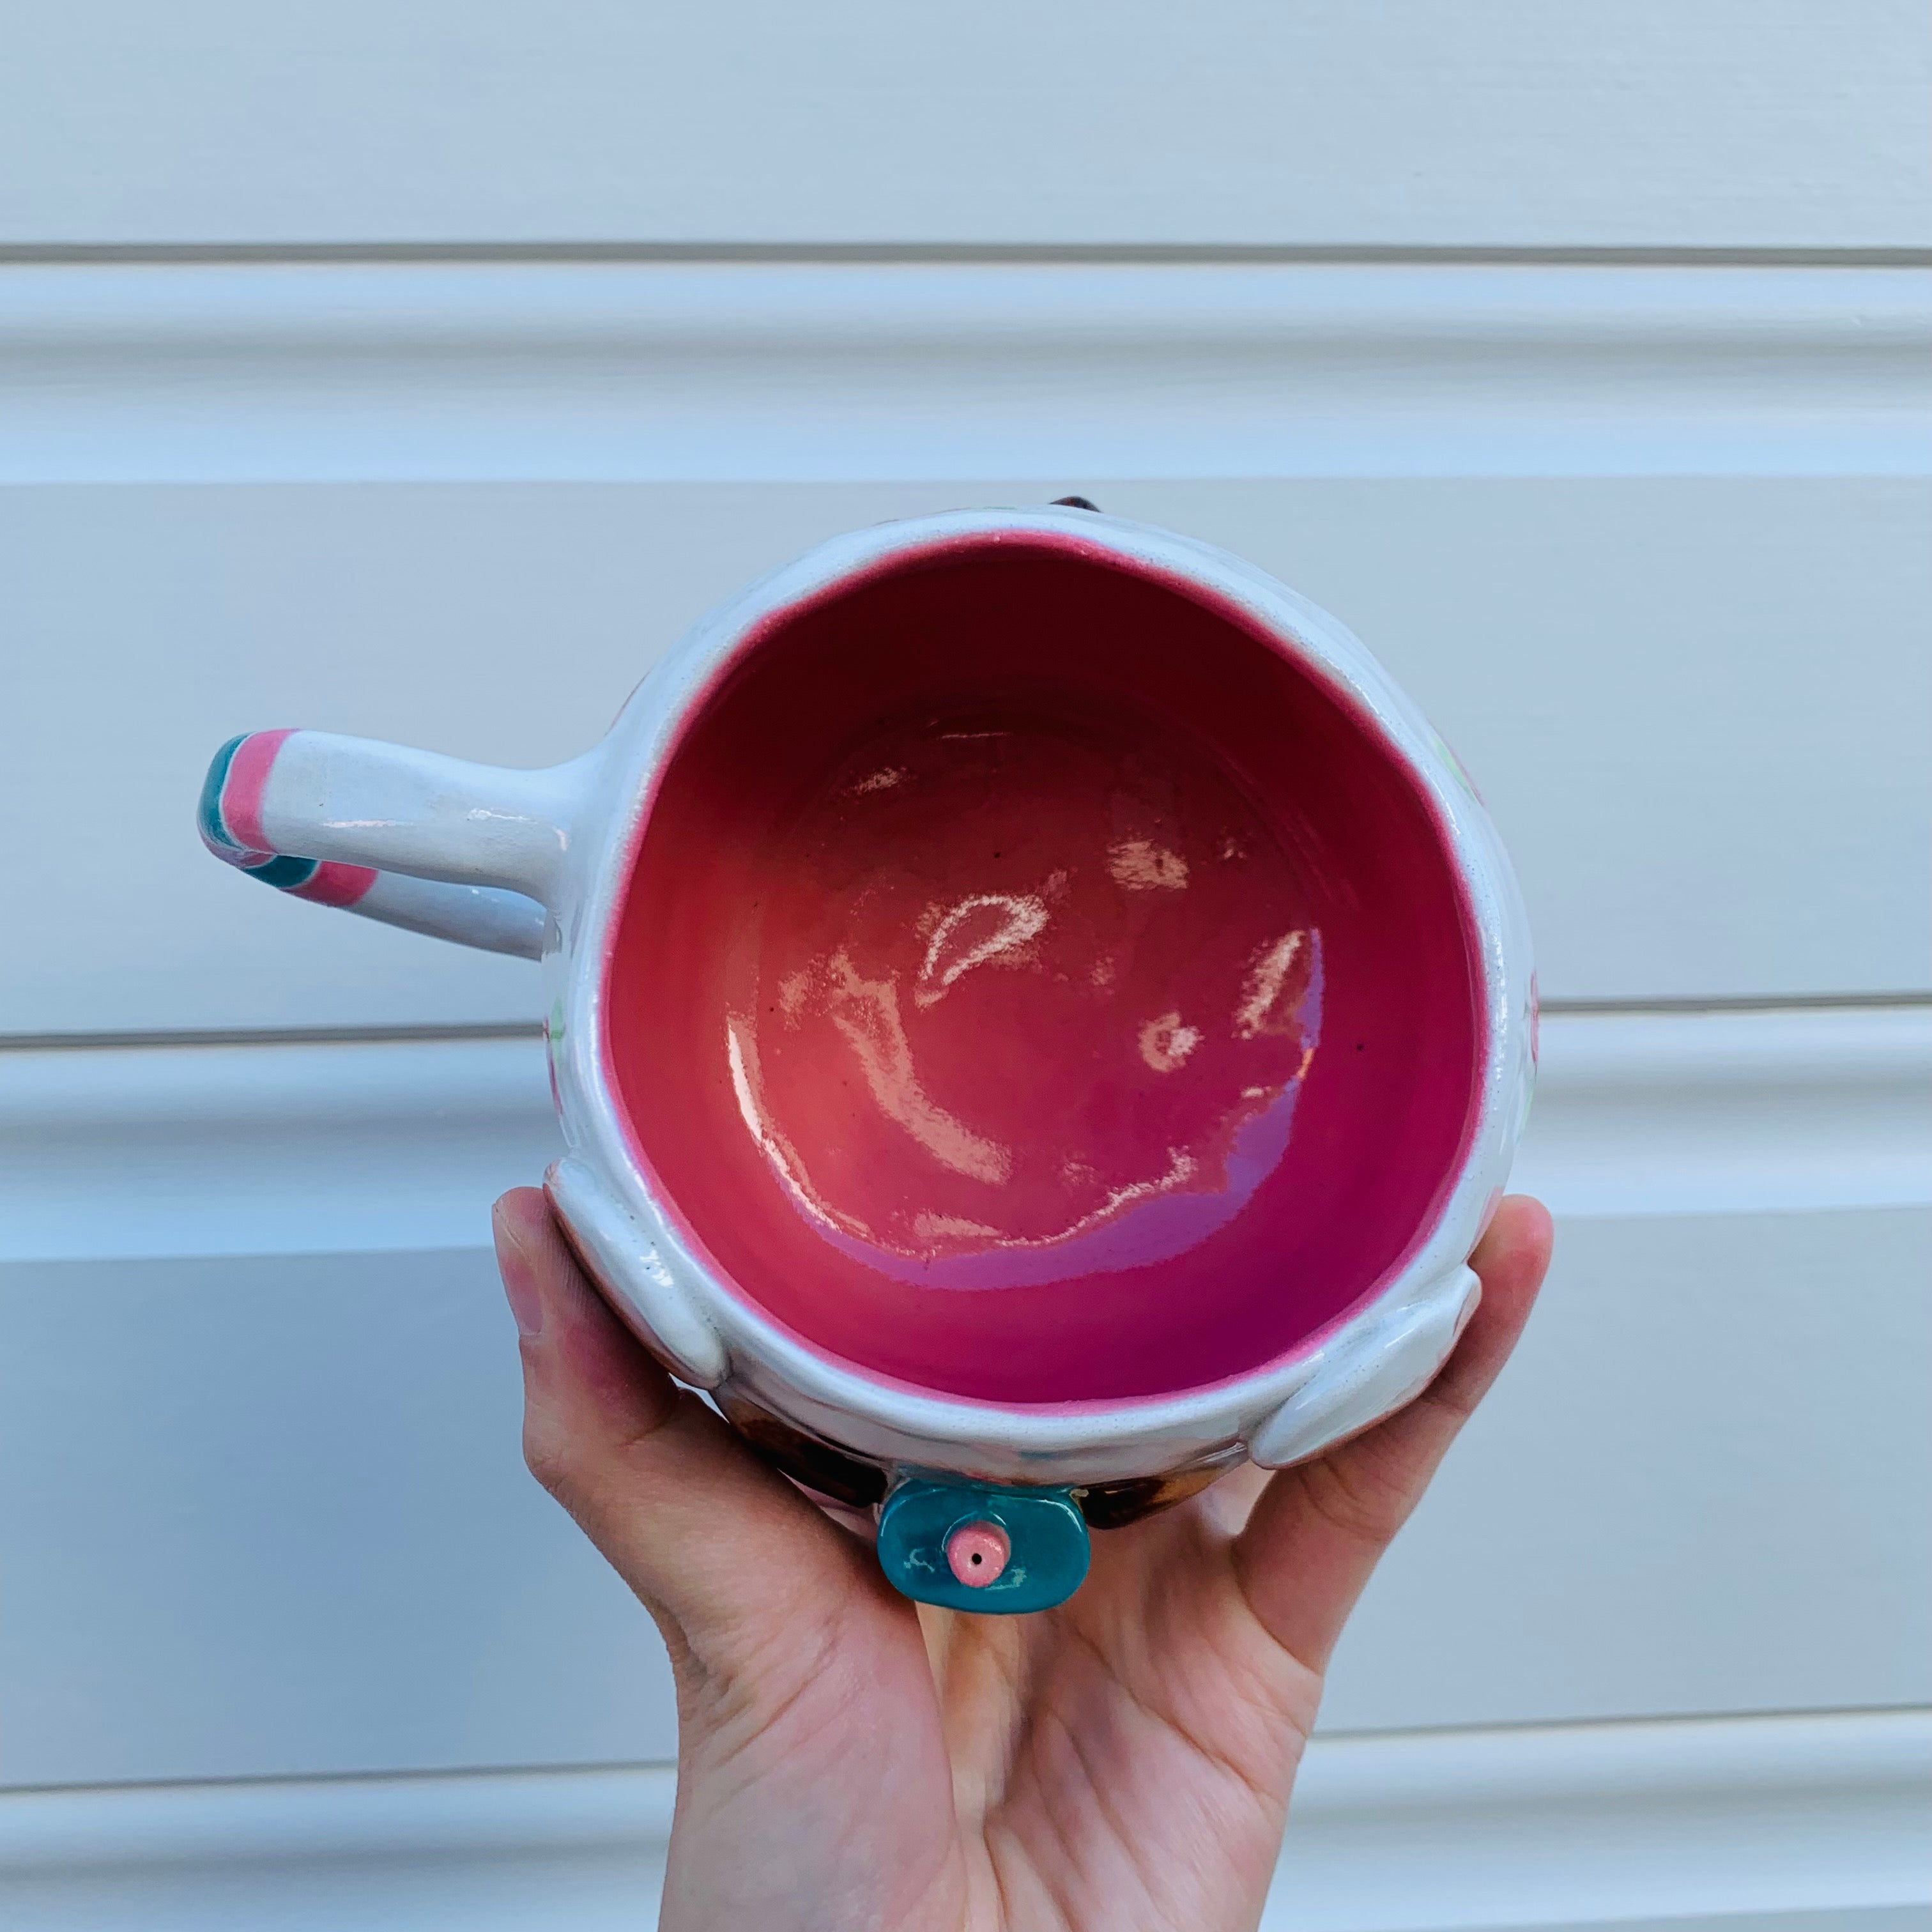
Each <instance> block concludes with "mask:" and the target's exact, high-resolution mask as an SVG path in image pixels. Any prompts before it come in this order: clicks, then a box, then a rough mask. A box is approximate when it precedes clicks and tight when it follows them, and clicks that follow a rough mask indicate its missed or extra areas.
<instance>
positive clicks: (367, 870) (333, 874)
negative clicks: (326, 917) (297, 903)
mask: <svg viewBox="0 0 1932 1932" xmlns="http://www.w3.org/2000/svg"><path fill="white" fill-rule="evenodd" d="M376 880H377V873H376V871H375V870H374V868H373V867H371V866H368V865H343V864H341V863H340V862H338V861H337V860H335V859H325V860H324V861H323V863H322V864H320V865H318V866H317V868H315V876H314V877H313V878H311V879H310V880H308V882H307V883H306V884H304V885H299V886H290V887H289V888H288V895H289V897H290V898H292V899H308V900H310V901H312V902H313V903H314V904H317V905H326V906H341V907H344V908H345V909H346V908H347V907H352V906H354V905H356V904H359V903H360V902H361V901H362V897H363V895H364V894H365V893H366V892H368V889H369V888H370V887H371V886H373V885H374V883H376Z"/></svg>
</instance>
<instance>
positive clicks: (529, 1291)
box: [491, 1212, 544, 1335]
mask: <svg viewBox="0 0 1932 1932" xmlns="http://www.w3.org/2000/svg"><path fill="white" fill-rule="evenodd" d="M491 1218H492V1220H493V1221H494V1223H495V1224H496V1265H497V1267H498V1268H499V1269H501V1270H502V1276H503V1295H504V1298H505V1300H506V1301H508V1303H509V1304H510V1313H511V1315H513V1316H514V1317H515V1318H516V1323H517V1334H519V1335H540V1334H542V1333H543V1324H544V1307H543V1292H542V1290H541V1289H539V1288H538V1286H537V1271H536V1270H535V1268H532V1266H531V1265H530V1259H529V1256H528V1255H526V1253H524V1252H523V1243H522V1241H520V1239H519V1238H518V1237H517V1231H516V1229H514V1228H513V1227H511V1226H510V1224H509V1223H508V1222H507V1221H506V1220H504V1218H503V1217H502V1214H501V1213H500V1212H499V1213H498V1214H495V1215H493V1217H491Z"/></svg>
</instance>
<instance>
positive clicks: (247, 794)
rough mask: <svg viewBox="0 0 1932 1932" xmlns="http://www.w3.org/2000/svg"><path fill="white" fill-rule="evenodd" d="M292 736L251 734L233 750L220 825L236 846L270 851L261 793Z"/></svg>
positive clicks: (290, 732) (288, 732) (286, 733)
mask: <svg viewBox="0 0 1932 1932" xmlns="http://www.w3.org/2000/svg"><path fill="white" fill-rule="evenodd" d="M293 736H295V733H294V732H293V730H282V731H252V732H251V733H249V734H248V736H247V737H245V739H242V742H241V743H240V744H239V745H237V746H236V748H235V756H234V758H233V761H232V762H231V763H229V767H228V778H227V781H226V783H225V784H223V786H222V787H221V802H220V811H221V822H222V823H223V824H224V825H225V826H227V828H228V831H229V836H230V837H232V838H233V839H234V841H235V842H236V844H238V845H244V846H246V847H248V848H249V850H251V851H252V852H261V853H267V852H269V851H271V850H272V847H270V845H269V841H268V840H267V839H266V838H265V837H264V836H263V832H262V793H263V790H264V789H265V788H266V786H267V784H268V782H269V772H271V771H272V769H274V768H275V757H276V754H278V752H279V751H281V748H282V746H283V745H284V742H286V741H287V739H290V738H293ZM325 903H326V904H336V903H338V901H333V900H330V901H325ZM349 903H351V904H353V901H349Z"/></svg>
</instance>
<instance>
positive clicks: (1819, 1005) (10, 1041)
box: [0, 993, 1932, 1054]
mask: <svg viewBox="0 0 1932 1932" xmlns="http://www.w3.org/2000/svg"><path fill="white" fill-rule="evenodd" d="M1926 1007H1932V995H1927V994H1924V993H1820V994H1817V995H1813V996H1811V997H1808V998H1745V997H1740V998H1736V999H1716V998H1713V999H1694V998H1692V999H1681V1000H1545V1001H1543V1002H1542V1007H1541V1010H1542V1013H1543V1015H1544V1017H1545V1018H1546V1019H1560V1018H1561V1017H1562V1016H1564V1015H1565V1014H1570V1013H1580V1014H1589V1015H1592V1016H1598V1015H1601V1016H1615V1015H1618V1014H1643V1013H1668V1014H1683V1015H1696V1014H1699V1013H1866V1012H1879V1013H1886V1012H1891V1011H1893V1010H1905V1011H1908V1012H1909V1011H1915V1010H1918V1009H1921V1008H1926ZM542 1032H543V1025H542V1022H541V1021H538V1020H475V1021H459V1022H452V1023H451V1024H449V1025H436V1024H434V1023H433V1022H428V1021H425V1022H420V1023H413V1022H398V1024H396V1025H392V1026H340V1027H331V1026H285V1027H154V1028H147V1029H145V1030H139V1029H134V1030H127V1031H121V1032H118V1033H116V1032H110V1031H103V1032H100V1033H0V1054H7V1053H65V1052H89V1051H91V1050H93V1049H112V1048H121V1047H145V1046H159V1047H169V1046H183V1047H186V1046H363V1045H370V1044H378V1043H382V1042H383V1041H386V1040H535V1039H538V1038H540V1037H541V1035H542Z"/></svg>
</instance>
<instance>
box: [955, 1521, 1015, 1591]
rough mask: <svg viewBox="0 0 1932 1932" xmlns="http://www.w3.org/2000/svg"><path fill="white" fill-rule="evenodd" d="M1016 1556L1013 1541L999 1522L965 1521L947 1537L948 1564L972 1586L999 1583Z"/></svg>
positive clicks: (978, 1588)
mask: <svg viewBox="0 0 1932 1932" xmlns="http://www.w3.org/2000/svg"><path fill="white" fill-rule="evenodd" d="M1012 1556H1013V1545H1012V1544H1011V1542H1010V1541H1009V1540H1008V1538H1007V1533H1006V1532H1005V1531H1004V1530H1003V1529H1001V1527H1000V1526H999V1525H998V1523H962V1524H961V1526H959V1529H956V1530H955V1531H954V1532H953V1534H952V1535H950V1536H949V1537H948V1538H947V1539H946V1567H947V1568H948V1569H949V1570H950V1571H952V1572H953V1575H954V1576H955V1577H956V1578H957V1579H958V1580H959V1581H960V1582H961V1583H964V1584H965V1586H966V1587H967V1588H968V1589H969V1590H983V1589H986V1586H987V1585H988V1584H989V1583H998V1581H999V1580H1000V1579H1001V1577H1003V1576H1004V1575H1005V1574H1006V1570H1007V1563H1008V1562H1009V1561H1010V1559H1011V1558H1012Z"/></svg>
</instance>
